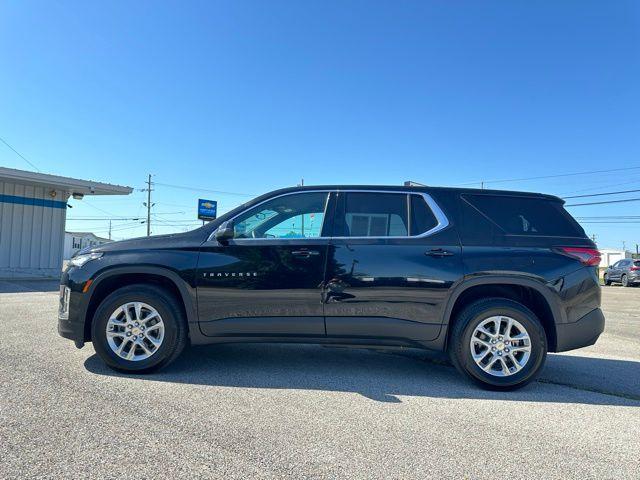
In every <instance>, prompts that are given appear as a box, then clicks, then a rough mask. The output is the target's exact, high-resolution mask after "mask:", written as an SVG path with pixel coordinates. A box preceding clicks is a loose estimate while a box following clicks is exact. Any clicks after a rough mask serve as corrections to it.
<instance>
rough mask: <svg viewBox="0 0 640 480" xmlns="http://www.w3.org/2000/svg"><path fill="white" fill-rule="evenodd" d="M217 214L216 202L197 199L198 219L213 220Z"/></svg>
mask: <svg viewBox="0 0 640 480" xmlns="http://www.w3.org/2000/svg"><path fill="white" fill-rule="evenodd" d="M217 214H218V202H216V201H215V200H205V199H204V198H199V199H198V219H200V220H202V221H203V222H204V221H205V220H215V219H216V216H217Z"/></svg>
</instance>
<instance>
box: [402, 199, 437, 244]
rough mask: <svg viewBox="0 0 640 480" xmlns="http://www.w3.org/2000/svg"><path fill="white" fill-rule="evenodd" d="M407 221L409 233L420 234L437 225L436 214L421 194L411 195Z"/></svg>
mask: <svg viewBox="0 0 640 480" xmlns="http://www.w3.org/2000/svg"><path fill="white" fill-rule="evenodd" d="M410 209H411V210H410V215H409V218H410V219H411V222H409V229H410V232H409V234H410V235H413V236H415V235H420V234H422V233H425V232H428V231H429V230H431V229H432V228H433V227H435V226H436V225H438V220H437V219H436V216H435V215H434V214H433V212H432V211H431V208H429V205H427V202H426V201H425V200H424V197H423V196H422V195H411V202H410Z"/></svg>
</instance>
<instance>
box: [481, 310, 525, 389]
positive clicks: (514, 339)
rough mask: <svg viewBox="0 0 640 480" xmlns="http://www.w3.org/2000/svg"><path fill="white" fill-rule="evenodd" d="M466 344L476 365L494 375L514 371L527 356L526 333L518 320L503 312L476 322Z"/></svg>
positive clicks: (522, 363)
mask: <svg viewBox="0 0 640 480" xmlns="http://www.w3.org/2000/svg"><path fill="white" fill-rule="evenodd" d="M469 346H470V348H471V356H472V357H473V360H474V361H475V363H476V365H477V366H478V367H480V368H481V369H482V370H483V371H484V372H486V373H488V374H489V375H492V376H494V377H508V376H510V375H514V374H516V373H518V372H519V371H521V370H522V369H523V368H524V367H525V365H526V364H527V362H528V361H529V358H530V356H531V338H530V337H529V333H528V332H527V330H526V329H525V328H524V326H523V325H522V324H521V323H520V322H518V321H517V320H515V319H514V318H511V317H507V316H504V315H496V316H492V317H489V318H487V319H485V320H483V321H482V322H480V323H479V324H478V326H477V327H476V328H475V330H474V331H473V334H472V335H471V341H470V345H469Z"/></svg>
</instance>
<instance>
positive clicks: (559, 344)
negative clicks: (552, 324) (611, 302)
mask: <svg viewBox="0 0 640 480" xmlns="http://www.w3.org/2000/svg"><path fill="white" fill-rule="evenodd" d="M603 331H604V315H603V313H602V310H600V309H599V308H596V309H595V310H592V311H591V312H589V313H587V314H586V315H585V316H584V317H582V318H580V319H579V320H577V321H575V322H572V323H559V324H556V350H555V351H556V352H566V351H567V350H574V349H576V348H582V347H588V346H589V345H593V344H594V343H596V341H597V340H598V337H599V336H600V334H601V333H602V332H603Z"/></svg>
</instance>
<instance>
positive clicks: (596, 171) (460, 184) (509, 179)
mask: <svg viewBox="0 0 640 480" xmlns="http://www.w3.org/2000/svg"><path fill="white" fill-rule="evenodd" d="M628 170H640V167H626V168H613V169H609V170H592V171H589V172H574V173H561V174H558V175H542V176H539V177H526V178H504V179H500V180H478V181H476V182H467V183H458V184H457V185H458V186H464V185H478V184H484V185H486V184H487V183H507V182H524V181H527V180H543V179H547V178H560V177H573V176H576V175H591V174H595V173H610V172H623V171H628Z"/></svg>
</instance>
